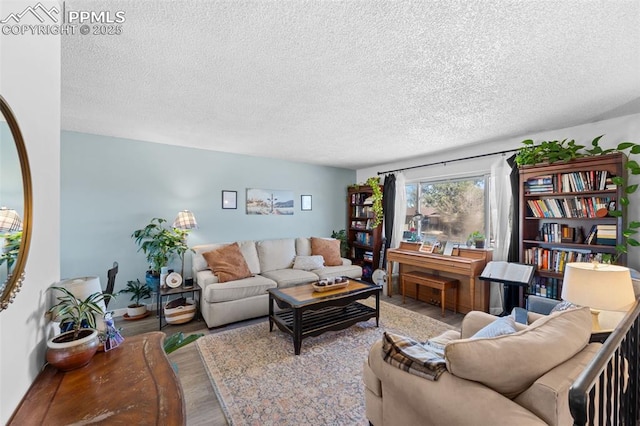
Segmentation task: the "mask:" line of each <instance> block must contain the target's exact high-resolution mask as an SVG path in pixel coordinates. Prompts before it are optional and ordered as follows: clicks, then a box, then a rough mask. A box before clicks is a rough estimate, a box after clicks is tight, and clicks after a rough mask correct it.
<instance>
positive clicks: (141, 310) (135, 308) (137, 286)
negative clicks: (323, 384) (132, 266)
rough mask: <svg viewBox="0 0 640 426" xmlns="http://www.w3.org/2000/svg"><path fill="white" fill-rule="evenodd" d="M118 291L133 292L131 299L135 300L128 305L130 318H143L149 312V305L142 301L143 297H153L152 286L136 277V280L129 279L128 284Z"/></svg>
mask: <svg viewBox="0 0 640 426" xmlns="http://www.w3.org/2000/svg"><path fill="white" fill-rule="evenodd" d="M118 293H129V294H131V298H130V300H131V301H132V302H133V303H132V304H131V305H129V306H127V315H128V316H129V318H143V317H144V316H145V314H146V313H147V306H146V305H144V304H142V303H140V301H142V300H143V299H149V298H150V297H151V288H150V287H149V286H148V285H146V284H145V283H142V282H140V280H138V279H136V280H135V281H127V286H126V287H125V288H124V289H122V290H120V291H119V292H118Z"/></svg>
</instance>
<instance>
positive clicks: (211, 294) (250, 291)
mask: <svg viewBox="0 0 640 426" xmlns="http://www.w3.org/2000/svg"><path fill="white" fill-rule="evenodd" d="M275 287H277V285H276V283H275V281H273V280H270V279H269V278H265V277H262V276H260V275H256V276H253V277H249V278H243V279H240V280H235V281H230V282H228V283H224V284H218V283H216V284H209V285H207V286H205V287H204V289H203V291H202V295H203V297H204V300H205V302H207V303H218V302H228V301H231V300H240V299H246V298H248V297H252V296H259V295H263V294H266V293H267V289H269V288H275ZM265 303H266V302H265Z"/></svg>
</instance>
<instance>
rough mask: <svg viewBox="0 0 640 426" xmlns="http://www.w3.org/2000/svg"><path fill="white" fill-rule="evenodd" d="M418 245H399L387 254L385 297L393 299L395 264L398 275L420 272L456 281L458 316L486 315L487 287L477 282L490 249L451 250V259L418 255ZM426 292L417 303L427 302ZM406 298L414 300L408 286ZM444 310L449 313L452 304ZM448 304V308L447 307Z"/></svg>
mask: <svg viewBox="0 0 640 426" xmlns="http://www.w3.org/2000/svg"><path fill="white" fill-rule="evenodd" d="M420 246H421V244H420V243H413V242H405V241H403V242H402V243H400V247H399V248H397V249H388V250H387V277H389V279H388V280H389V282H388V284H387V295H388V296H392V295H393V285H392V280H391V277H392V276H393V275H392V272H393V264H394V263H398V264H399V272H400V275H402V274H403V273H406V272H409V271H415V270H419V271H424V272H428V273H430V274H434V275H442V276H447V277H452V278H456V279H457V280H458V281H459V285H458V289H457V291H458V305H457V306H456V309H457V311H458V312H462V313H467V312H469V311H472V310H480V311H484V312H488V311H489V286H488V283H486V282H485V281H481V280H478V277H479V276H480V275H481V274H482V271H483V270H484V267H485V266H486V264H487V262H489V261H491V260H492V255H493V252H492V251H491V250H490V249H473V248H467V247H460V248H457V249H454V251H453V254H452V255H443V254H435V253H424V252H421V251H420ZM425 293H427V292H421V293H420V300H424V301H426V302H429V301H430V298H429V294H425ZM406 294H407V296H409V297H415V289H414V288H413V286H408V287H407V289H406ZM447 302H448V303H447V305H448V306H446V308H448V309H453V301H452V300H448V301H447ZM449 304H450V305H449Z"/></svg>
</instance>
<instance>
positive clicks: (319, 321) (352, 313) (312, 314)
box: [274, 303, 377, 339]
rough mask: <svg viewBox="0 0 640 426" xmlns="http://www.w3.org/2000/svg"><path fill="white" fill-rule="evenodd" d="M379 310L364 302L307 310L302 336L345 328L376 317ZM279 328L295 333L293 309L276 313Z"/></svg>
mask: <svg viewBox="0 0 640 426" xmlns="http://www.w3.org/2000/svg"><path fill="white" fill-rule="evenodd" d="M376 315H377V312H376V310H375V309H374V308H371V307H369V306H366V305H363V304H362V303H352V304H351V305H348V306H345V307H344V308H342V307H329V308H324V309H322V310H319V311H305V312H303V313H302V338H303V339H304V338H305V337H309V336H319V335H320V334H322V333H324V332H326V331H337V330H343V329H345V328H347V327H350V326H352V325H354V324H356V323H359V322H360V321H366V320H368V319H370V318H375V317H376ZM274 319H275V321H276V323H277V325H278V328H280V329H281V330H282V328H281V327H280V325H282V326H284V327H286V330H283V331H285V332H287V333H289V334H292V335H293V321H294V313H293V311H292V310H288V311H280V312H278V313H276V314H275V318H274Z"/></svg>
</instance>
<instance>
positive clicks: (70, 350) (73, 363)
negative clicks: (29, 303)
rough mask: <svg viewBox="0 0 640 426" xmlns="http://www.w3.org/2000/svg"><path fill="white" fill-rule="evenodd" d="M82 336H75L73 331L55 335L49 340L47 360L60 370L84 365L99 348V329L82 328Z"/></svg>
mask: <svg viewBox="0 0 640 426" xmlns="http://www.w3.org/2000/svg"><path fill="white" fill-rule="evenodd" d="M79 337H80V338H79V339H76V340H71V339H72V338H73V331H67V332H65V333H62V334H59V335H58V336H55V337H53V338H51V339H49V341H47V362H48V363H49V364H51V365H53V366H54V367H56V368H57V369H58V370H62V371H69V370H75V369H76V368H80V367H84V366H85V365H87V364H89V362H90V361H91V358H93V356H94V355H95V353H96V351H97V350H98V345H99V344H100V341H99V340H98V331H97V330H94V329H91V328H83V329H82V330H80V336H79Z"/></svg>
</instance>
